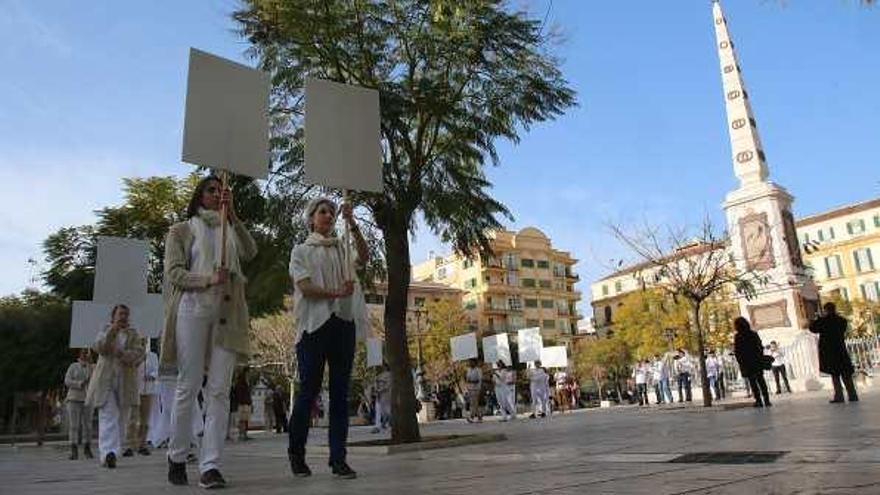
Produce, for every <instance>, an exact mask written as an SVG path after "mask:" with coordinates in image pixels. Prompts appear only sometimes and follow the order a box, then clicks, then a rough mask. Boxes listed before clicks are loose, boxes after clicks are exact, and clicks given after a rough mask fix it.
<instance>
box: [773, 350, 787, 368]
mask: <svg viewBox="0 0 880 495" xmlns="http://www.w3.org/2000/svg"><path fill="white" fill-rule="evenodd" d="M770 355H771V356H773V365H772V366H773V367H779V366H785V355H784V354H783V353H782V351H780V350H779V349H776V350H775V351H770Z"/></svg>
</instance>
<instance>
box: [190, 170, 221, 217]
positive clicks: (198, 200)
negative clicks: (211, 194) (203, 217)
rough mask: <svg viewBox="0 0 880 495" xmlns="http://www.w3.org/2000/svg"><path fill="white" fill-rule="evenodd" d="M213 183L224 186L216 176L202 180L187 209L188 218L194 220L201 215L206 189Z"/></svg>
mask: <svg viewBox="0 0 880 495" xmlns="http://www.w3.org/2000/svg"><path fill="white" fill-rule="evenodd" d="M211 181H216V182H217V183H218V184H222V182H221V181H220V178H219V177H217V176H216V175H209V176H207V177H205V178H204V179H202V180H200V181H199V183H198V184H197V185H196V188H195V190H194V191H193V193H192V197H191V198H189V204H188V205H187V207H186V218H192V217H194V216H196V215H198V214H199V208H201V207H202V195H203V194H204V193H205V189H206V188H207V187H208V183H209V182H211Z"/></svg>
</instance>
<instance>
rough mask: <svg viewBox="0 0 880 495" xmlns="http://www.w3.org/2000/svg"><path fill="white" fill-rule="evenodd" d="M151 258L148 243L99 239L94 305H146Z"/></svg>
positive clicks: (119, 239)
mask: <svg viewBox="0 0 880 495" xmlns="http://www.w3.org/2000/svg"><path fill="white" fill-rule="evenodd" d="M148 256H149V244H147V241H144V240H141V239H128V238H123V237H98V258H97V261H96V263H95V286H94V294H93V296H92V301H94V302H97V303H106V304H125V305H127V306H129V307H133V306H144V305H146V304H147V271H148V269H149V267H148V263H149V260H148Z"/></svg>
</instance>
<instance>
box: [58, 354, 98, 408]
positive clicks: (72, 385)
mask: <svg viewBox="0 0 880 495" xmlns="http://www.w3.org/2000/svg"><path fill="white" fill-rule="evenodd" d="M91 374H92V365H91V364H88V363H87V364H82V363H80V362H79V360H76V361H74V362H73V363H71V365H70V366H68V367H67V373H65V374H64V385H65V386H66V387H67V399H66V400H67V401H68V402H83V401H85V400H86V387H87V386H88V384H89V376H90V375H91Z"/></svg>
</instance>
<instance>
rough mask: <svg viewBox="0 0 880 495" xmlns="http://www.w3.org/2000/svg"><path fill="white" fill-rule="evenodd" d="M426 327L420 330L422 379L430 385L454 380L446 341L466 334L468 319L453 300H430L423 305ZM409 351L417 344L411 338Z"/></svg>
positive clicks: (448, 346) (455, 375) (450, 355)
mask: <svg viewBox="0 0 880 495" xmlns="http://www.w3.org/2000/svg"><path fill="white" fill-rule="evenodd" d="M425 311H426V315H427V317H426V319H427V322H426V328H425V330H424V331H422V335H421V337H420V338H421V342H422V366H423V367H424V370H425V377H426V378H427V379H428V380H429V381H430V382H432V383H440V382H443V381H447V380H449V381H453V382H455V381H457V379H458V374H457V373H456V371H459V370H457V369H456V366H455V364H454V363H453V362H452V349H451V348H450V345H449V339H451V338H452V337H456V336H458V335H461V334H463V333H466V331H465V329H466V328H467V326H466V323H467V316H466V315H465V313H464V311H463V310H462V308H461V306H460V305H459V304H457V303H456V302H454V301H450V300H439V301H429V302H427V303H426V304H425ZM410 340H411V341H412V342H411V343H410V352H413V349H414V347H415V346H416V345H417V342H415V341H414V340H415V339H410Z"/></svg>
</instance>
